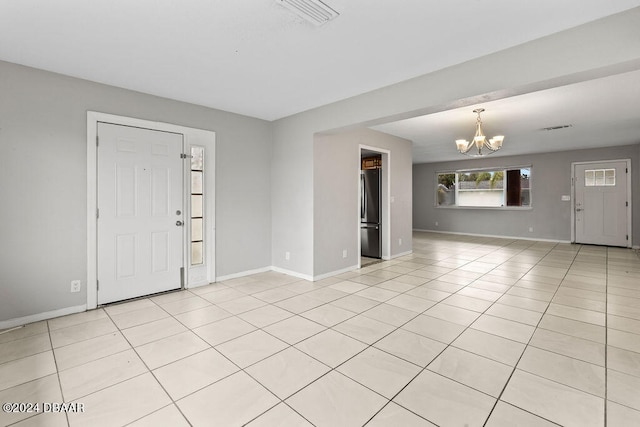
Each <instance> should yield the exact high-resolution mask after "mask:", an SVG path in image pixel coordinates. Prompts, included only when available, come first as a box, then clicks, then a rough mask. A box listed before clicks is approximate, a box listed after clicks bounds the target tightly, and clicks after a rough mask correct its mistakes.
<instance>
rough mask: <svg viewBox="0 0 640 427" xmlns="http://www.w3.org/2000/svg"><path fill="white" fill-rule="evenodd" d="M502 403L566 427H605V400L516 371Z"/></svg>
mask: <svg viewBox="0 0 640 427" xmlns="http://www.w3.org/2000/svg"><path fill="white" fill-rule="evenodd" d="M501 400H504V401H505V402H507V403H510V404H512V405H514V406H517V407H518V408H521V409H524V410H526V411H528V412H531V413H533V414H535V415H538V416H540V417H542V418H546V419H548V420H550V421H553V422H555V423H558V424H560V425H563V426H602V425H603V424H604V400H603V399H601V398H599V397H596V396H593V395H591V394H588V393H585V392H583V391H580V390H577V389H574V388H571V387H568V386H565V385H562V384H560V383H557V382H554V381H550V380H547V379H545V378H542V377H539V376H537V375H533V374H529V373H527V372H524V371H521V370H519V369H516V371H515V372H514V374H513V376H512V377H511V380H510V381H509V384H507V388H506V389H505V391H504V393H503V395H502V398H501Z"/></svg>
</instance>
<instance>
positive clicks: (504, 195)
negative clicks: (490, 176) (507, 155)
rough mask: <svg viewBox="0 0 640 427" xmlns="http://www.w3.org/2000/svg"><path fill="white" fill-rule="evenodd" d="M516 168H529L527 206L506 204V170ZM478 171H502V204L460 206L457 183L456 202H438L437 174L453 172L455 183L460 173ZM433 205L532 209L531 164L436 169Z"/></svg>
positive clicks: (440, 207)
mask: <svg viewBox="0 0 640 427" xmlns="http://www.w3.org/2000/svg"><path fill="white" fill-rule="evenodd" d="M516 169H520V170H522V169H528V170H529V188H528V190H529V204H528V205H527V206H507V205H506V196H507V184H506V180H507V171H510V170H516ZM478 172H503V173H504V180H505V184H504V186H503V189H502V200H503V205H502V206H460V205H458V191H459V188H458V185H456V190H455V191H456V197H455V200H456V203H455V204H453V205H441V204H439V203H438V185H439V179H438V178H439V176H440V175H445V174H455V182H456V184H457V183H458V182H459V177H460V174H468V173H478ZM434 190H435V191H434V206H435V207H436V208H437V209H488V210H516V211H522V210H532V209H533V165H530V164H529V165H516V166H506V167H504V166H500V167H483V168H469V169H455V170H451V169H449V170H439V171H438V170H437V171H436V172H435V185H434Z"/></svg>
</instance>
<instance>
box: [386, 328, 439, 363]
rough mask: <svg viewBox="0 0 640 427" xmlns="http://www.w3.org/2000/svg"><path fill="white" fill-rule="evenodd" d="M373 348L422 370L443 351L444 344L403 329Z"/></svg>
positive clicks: (391, 334)
mask: <svg viewBox="0 0 640 427" xmlns="http://www.w3.org/2000/svg"><path fill="white" fill-rule="evenodd" d="M374 346H375V347H376V348H379V349H380V350H383V351H386V352H387V353H390V354H393V355H394V356H397V357H399V358H401V359H403V360H406V361H409V362H411V363H414V364H416V365H418V366H421V367H423V368H424V367H425V366H427V365H428V364H429V363H430V362H431V361H432V360H433V359H435V357H436V356H437V355H438V354H440V353H441V352H442V350H444V349H445V347H446V344H443V343H441V342H439V341H435V340H432V339H431V338H427V337H425V336H422V335H419V334H415V333H413V332H409V331H406V330H404V329H397V330H395V331H393V332H391V333H390V334H389V335H387V336H386V337H384V338H382V339H381V340H380V341H378V342H377V343H375V344H374Z"/></svg>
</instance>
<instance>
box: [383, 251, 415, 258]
mask: <svg viewBox="0 0 640 427" xmlns="http://www.w3.org/2000/svg"><path fill="white" fill-rule="evenodd" d="M412 253H413V250H410V251H406V252H401V253H399V254H395V255H392V256H391V258H389V259H394V258H400V257H401V256H405V255H411V254H412Z"/></svg>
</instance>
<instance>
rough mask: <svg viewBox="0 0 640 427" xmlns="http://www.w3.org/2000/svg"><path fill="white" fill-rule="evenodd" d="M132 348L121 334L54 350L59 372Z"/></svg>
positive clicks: (113, 334) (92, 339)
mask: <svg viewBox="0 0 640 427" xmlns="http://www.w3.org/2000/svg"><path fill="white" fill-rule="evenodd" d="M129 348H131V346H130V345H129V343H128V342H127V340H126V339H125V338H124V337H123V336H122V334H121V333H120V332H111V333H110V334H107V335H102V336H99V337H95V338H91V339H88V340H85V341H80V342H78V343H75V344H71V345H68V346H65V347H58V348H56V349H54V351H53V352H54V354H55V356H56V364H57V366H58V370H59V371H64V370H65V369H69V368H72V367H74V366H78V365H82V364H84V363H87V362H91V361H93V360H97V359H100V358H102V357H106V356H110V355H112V354H115V353H119V352H121V351H124V350H127V349H129Z"/></svg>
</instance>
